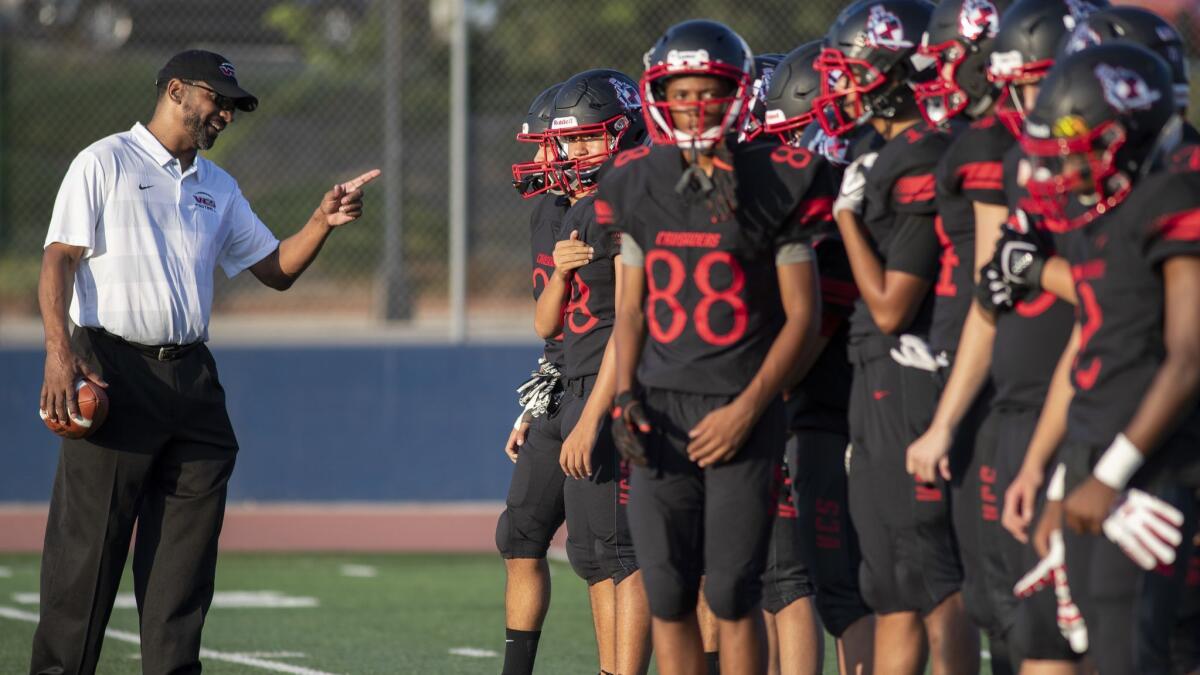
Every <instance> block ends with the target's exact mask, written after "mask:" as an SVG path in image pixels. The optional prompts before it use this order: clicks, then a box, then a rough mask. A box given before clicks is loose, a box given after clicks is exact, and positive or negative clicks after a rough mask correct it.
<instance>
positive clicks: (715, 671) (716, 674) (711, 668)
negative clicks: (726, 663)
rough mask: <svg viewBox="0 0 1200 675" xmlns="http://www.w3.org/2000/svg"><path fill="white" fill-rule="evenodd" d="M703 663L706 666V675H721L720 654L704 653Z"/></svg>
mask: <svg viewBox="0 0 1200 675" xmlns="http://www.w3.org/2000/svg"><path fill="white" fill-rule="evenodd" d="M704 662H705V663H707V664H708V675H721V652H704Z"/></svg>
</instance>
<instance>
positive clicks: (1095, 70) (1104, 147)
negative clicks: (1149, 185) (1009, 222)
mask: <svg viewBox="0 0 1200 675" xmlns="http://www.w3.org/2000/svg"><path fill="white" fill-rule="evenodd" d="M1181 131H1182V122H1181V120H1180V118H1179V116H1178V115H1177V114H1176V112H1175V100H1174V96H1173V85H1172V82H1171V71H1170V68H1169V67H1168V66H1167V63H1166V61H1164V60H1163V59H1162V57H1160V56H1158V55H1157V54H1155V53H1154V52H1152V51H1150V50H1148V49H1146V48H1145V47H1142V46H1141V45H1137V44H1134V43H1132V42H1127V41H1118V42H1112V43H1109V44H1103V45H1097V46H1095V47H1092V48H1089V49H1085V50H1083V51H1081V52H1077V53H1075V54H1071V55H1070V56H1067V57H1065V58H1064V59H1063V60H1061V61H1059V62H1058V63H1057V65H1055V67H1054V69H1053V70H1052V71H1050V74H1049V75H1048V76H1047V77H1046V79H1045V81H1044V82H1043V83H1042V89H1041V91H1040V92H1039V93H1038V97H1037V103H1036V105H1035V106H1034V108H1033V110H1031V111H1030V112H1029V115H1028V117H1027V119H1026V120H1025V134H1024V136H1022V138H1021V148H1022V149H1023V150H1024V151H1025V153H1026V155H1027V156H1028V158H1029V164H1030V175H1029V180H1028V182H1027V183H1026V188H1027V189H1028V190H1029V194H1030V197H1032V198H1033V199H1034V200H1035V201H1036V202H1037V203H1038V205H1039V207H1040V208H1041V209H1042V213H1043V214H1045V215H1046V216H1047V217H1049V218H1052V219H1054V220H1056V221H1058V222H1059V223H1061V224H1062V225H1061V226H1062V227H1065V228H1074V227H1079V226H1081V225H1084V224H1086V223H1088V222H1090V221H1091V220H1093V219H1094V218H1096V217H1097V216H1100V215H1103V214H1104V213H1106V212H1107V211H1109V210H1110V209H1112V208H1114V207H1115V206H1117V205H1118V204H1120V203H1121V202H1122V201H1123V200H1124V199H1125V197H1126V196H1128V194H1129V192H1130V190H1132V188H1133V185H1134V183H1135V182H1136V181H1137V180H1138V179H1139V178H1140V177H1141V176H1142V175H1143V174H1144V173H1146V172H1147V171H1148V170H1149V169H1150V167H1151V166H1153V165H1154V163H1155V160H1156V158H1157V157H1159V156H1160V155H1161V154H1162V153H1164V152H1167V151H1170V150H1171V149H1173V148H1174V146H1175V145H1176V144H1178V142H1179V138H1180V135H1181ZM1072 202H1074V204H1078V205H1080V206H1082V207H1083V208H1082V209H1074V208H1073V209H1072V210H1071V213H1070V215H1069V216H1068V212H1067V207H1068V205H1070V204H1072Z"/></svg>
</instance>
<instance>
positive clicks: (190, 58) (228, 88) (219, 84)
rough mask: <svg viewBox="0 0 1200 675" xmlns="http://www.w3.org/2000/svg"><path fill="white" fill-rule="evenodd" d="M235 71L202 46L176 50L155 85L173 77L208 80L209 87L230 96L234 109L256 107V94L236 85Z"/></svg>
mask: <svg viewBox="0 0 1200 675" xmlns="http://www.w3.org/2000/svg"><path fill="white" fill-rule="evenodd" d="M236 75H237V71H236V70H235V69H234V67H233V64H232V63H230V62H229V60H228V59H226V58H225V57H224V56H221V55H220V54H214V53H212V52H209V51H205V50H203V49H189V50H187V51H186V52H179V53H178V54H176V55H175V56H172V57H171V60H170V61H167V65H165V66H163V67H162V70H160V71H158V79H157V80H156V81H155V84H156V85H162V84H164V83H166V82H169V81H170V80H173V79H180V80H197V81H202V82H205V83H206V84H208V86H210V87H212V88H213V91H215V92H217V93H218V94H220V95H222V96H228V97H229V98H231V99H233V100H234V103H235V105H237V108H238V110H242V111H245V112H250V111H252V110H254V109H255V108H257V107H258V98H257V97H255V96H254V95H253V94H251V93H250V92H248V91H246V90H245V89H242V88H241V87H239V86H238V81H237V77H236Z"/></svg>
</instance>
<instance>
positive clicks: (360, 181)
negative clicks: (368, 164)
mask: <svg viewBox="0 0 1200 675" xmlns="http://www.w3.org/2000/svg"><path fill="white" fill-rule="evenodd" d="M382 174H383V172H382V171H380V170H379V169H371V170H370V171H368V172H366V173H364V174H363V175H361V176H359V177H358V178H355V179H353V180H348V181H346V182H345V183H342V187H344V188H346V192H352V191H354V190H357V189H358V188H360V187H362V186H364V185H366V184H367V183H370V182H371V181H373V180H375V179H376V178H379V176H380V175H382Z"/></svg>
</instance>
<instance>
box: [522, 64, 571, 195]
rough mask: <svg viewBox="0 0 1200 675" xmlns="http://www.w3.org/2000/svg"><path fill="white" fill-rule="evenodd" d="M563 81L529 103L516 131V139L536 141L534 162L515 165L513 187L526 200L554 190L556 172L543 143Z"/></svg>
mask: <svg viewBox="0 0 1200 675" xmlns="http://www.w3.org/2000/svg"><path fill="white" fill-rule="evenodd" d="M560 87H562V84H561V83H560V84H556V85H553V86H551V87H549V88H547V89H545V90H544V91H542V93H540V94H538V95H537V97H536V98H534V99H533V103H530V104H529V112H528V113H527V114H526V115H525V121H524V122H522V123H521V130H520V131H518V132H517V140H518V141H520V142H522V143H537V144H538V150H537V153H536V155H535V156H534V159H533V161H532V162H517V163H516V164H513V165H512V176H513V187H514V188H516V190H517V192H519V193H521V196H522V197H524V198H525V199H529V198H530V197H535V196H537V195H540V194H542V193H543V192H546V191H547V190H552V189H555V188H556V187H557V186H556V184H555V180H554V176H553V173H552V172H551V167H550V163H549V158H547V157H546V153H545V148H543V147H542V145H541V143H542V141H543V139H544V136H545V133H546V130H547V129H549V128H550V112H551V110H552V109H553V108H554V95H555V94H557V93H558V90H559V88H560Z"/></svg>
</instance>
